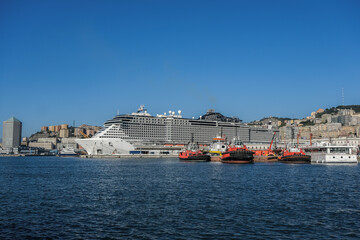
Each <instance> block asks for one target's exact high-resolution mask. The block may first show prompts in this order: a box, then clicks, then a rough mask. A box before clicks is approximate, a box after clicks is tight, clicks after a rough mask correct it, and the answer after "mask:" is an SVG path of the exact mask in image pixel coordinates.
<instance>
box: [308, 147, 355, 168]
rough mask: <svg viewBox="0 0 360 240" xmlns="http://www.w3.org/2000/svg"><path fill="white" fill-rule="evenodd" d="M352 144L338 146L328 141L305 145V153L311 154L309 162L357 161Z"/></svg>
mask: <svg viewBox="0 0 360 240" xmlns="http://www.w3.org/2000/svg"><path fill="white" fill-rule="evenodd" d="M353 148H354V147H353V146H339V145H332V144H330V143H324V142H322V143H318V144H316V145H314V146H309V147H305V148H304V150H305V152H306V153H307V154H310V155H311V163H356V164H357V163H358V161H357V156H356V151H355V150H354V149H353Z"/></svg>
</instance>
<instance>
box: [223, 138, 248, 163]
mask: <svg viewBox="0 0 360 240" xmlns="http://www.w3.org/2000/svg"><path fill="white" fill-rule="evenodd" d="M221 162H222V163H240V164H241V163H253V162H254V152H253V151H249V149H248V148H247V147H246V146H245V145H244V144H242V143H241V142H239V143H235V144H233V145H229V146H228V148H227V149H226V151H225V152H223V153H222V155H221Z"/></svg>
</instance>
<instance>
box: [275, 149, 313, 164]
mask: <svg viewBox="0 0 360 240" xmlns="http://www.w3.org/2000/svg"><path fill="white" fill-rule="evenodd" d="M279 162H283V163H310V162H311V156H309V155H306V154H305V153H304V151H303V150H302V149H296V148H293V149H290V150H287V149H284V151H283V153H282V155H281V156H280V157H279Z"/></svg>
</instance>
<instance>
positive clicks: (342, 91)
mask: <svg viewBox="0 0 360 240" xmlns="http://www.w3.org/2000/svg"><path fill="white" fill-rule="evenodd" d="M341 94H342V105H343V106H344V102H345V95H344V88H341Z"/></svg>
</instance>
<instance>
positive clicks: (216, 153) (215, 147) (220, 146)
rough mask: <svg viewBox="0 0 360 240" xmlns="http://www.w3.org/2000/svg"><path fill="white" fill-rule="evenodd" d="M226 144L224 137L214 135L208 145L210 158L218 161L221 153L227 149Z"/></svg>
mask: <svg viewBox="0 0 360 240" xmlns="http://www.w3.org/2000/svg"><path fill="white" fill-rule="evenodd" d="M227 147H228V144H227V143H226V139H225V137H222V136H216V137H214V138H213V143H212V144H211V145H210V150H209V153H210V160H211V161H213V162H220V161H221V155H222V154H223V152H225V150H226V149H227Z"/></svg>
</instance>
